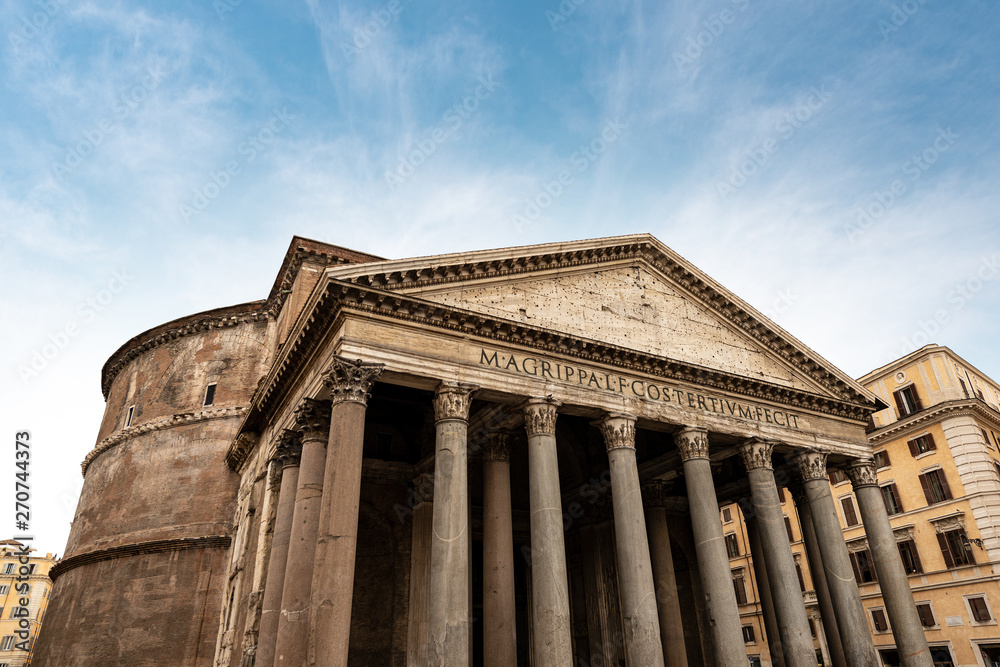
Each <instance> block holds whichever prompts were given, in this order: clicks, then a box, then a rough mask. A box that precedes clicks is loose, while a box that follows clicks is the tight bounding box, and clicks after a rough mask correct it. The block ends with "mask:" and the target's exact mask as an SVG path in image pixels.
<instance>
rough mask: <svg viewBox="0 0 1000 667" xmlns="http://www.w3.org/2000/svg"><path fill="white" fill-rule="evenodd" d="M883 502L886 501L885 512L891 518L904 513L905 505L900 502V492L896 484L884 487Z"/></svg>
mask: <svg viewBox="0 0 1000 667" xmlns="http://www.w3.org/2000/svg"><path fill="white" fill-rule="evenodd" d="M882 500H884V501H885V511H886V513H887V514H889V515H890V516H891V515H893V514H899V513H900V512H902V511H903V504H902V503H901V502H899V491H897V490H896V485H895V484H886V485H885V486H883V487H882Z"/></svg>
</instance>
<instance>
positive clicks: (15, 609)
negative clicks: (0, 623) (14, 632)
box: [7, 605, 21, 618]
mask: <svg viewBox="0 0 1000 667" xmlns="http://www.w3.org/2000/svg"><path fill="white" fill-rule="evenodd" d="M18 609H21V607H19V606H17V605H14V606H13V607H11V608H10V615H9V616H7V618H14V614H16V613H17V610H18Z"/></svg>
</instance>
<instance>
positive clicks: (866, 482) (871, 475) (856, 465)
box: [844, 459, 878, 489]
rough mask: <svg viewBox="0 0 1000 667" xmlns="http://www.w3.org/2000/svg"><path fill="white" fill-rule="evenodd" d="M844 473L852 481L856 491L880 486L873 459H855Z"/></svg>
mask: <svg viewBox="0 0 1000 667" xmlns="http://www.w3.org/2000/svg"><path fill="white" fill-rule="evenodd" d="M844 472H846V473H847V476H848V477H849V478H850V479H851V484H852V485H853V486H854V488H855V489H857V488H860V487H862V486H878V477H876V475H875V461H874V460H873V459H855V460H854V461H852V462H850V463H848V464H847V466H845V468H844Z"/></svg>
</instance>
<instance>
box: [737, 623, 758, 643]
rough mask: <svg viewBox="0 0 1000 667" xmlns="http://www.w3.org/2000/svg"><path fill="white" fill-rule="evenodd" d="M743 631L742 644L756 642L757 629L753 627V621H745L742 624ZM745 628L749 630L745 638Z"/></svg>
mask: <svg viewBox="0 0 1000 667" xmlns="http://www.w3.org/2000/svg"><path fill="white" fill-rule="evenodd" d="M741 629H742V631H743V643H744V644H756V643H757V631H756V629H755V628H754V627H753V623H747V624H744V625H743V626H742V628H741ZM747 629H749V630H750V633H749V634H750V637H749V638H747Z"/></svg>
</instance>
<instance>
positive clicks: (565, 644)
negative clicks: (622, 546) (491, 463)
mask: <svg viewBox="0 0 1000 667" xmlns="http://www.w3.org/2000/svg"><path fill="white" fill-rule="evenodd" d="M559 405H560V403H559V402H558V401H554V400H551V399H545V398H532V399H530V400H529V401H528V404H527V405H526V406H525V408H524V428H525V430H526V431H527V433H528V492H529V497H530V498H529V501H530V502H529V504H530V509H531V520H530V523H531V618H532V640H533V641H532V650H533V655H534V660H533V661H532V664H537V665H546V666H549V665H551V666H552V667H570V665H572V662H573V646H572V634H571V632H572V630H571V627H570V616H569V583H568V577H567V572H566V545H565V540H564V537H563V515H562V494H561V493H560V489H559V459H558V456H557V453H556V408H557V407H558V406H559Z"/></svg>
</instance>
